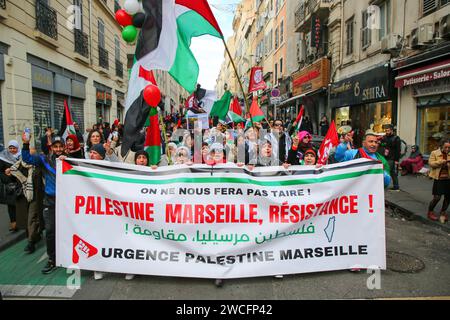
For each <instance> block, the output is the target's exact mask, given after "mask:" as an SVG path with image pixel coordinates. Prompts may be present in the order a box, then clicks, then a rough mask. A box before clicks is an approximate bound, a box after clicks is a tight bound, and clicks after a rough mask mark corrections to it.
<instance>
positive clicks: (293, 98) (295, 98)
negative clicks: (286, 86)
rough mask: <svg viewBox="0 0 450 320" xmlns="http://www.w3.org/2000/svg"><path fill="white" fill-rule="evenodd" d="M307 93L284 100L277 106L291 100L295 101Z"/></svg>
mask: <svg viewBox="0 0 450 320" xmlns="http://www.w3.org/2000/svg"><path fill="white" fill-rule="evenodd" d="M306 95H307V93H303V94H299V95H298V96H295V97H292V98H289V99H287V100H284V101H283V102H281V103H280V104H277V105H276V106H277V107H282V106H284V105H286V104H288V103H289V102H292V101H295V100H297V99H300V98H303V97H304V96H306Z"/></svg>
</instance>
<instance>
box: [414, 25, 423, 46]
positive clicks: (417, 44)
mask: <svg viewBox="0 0 450 320" xmlns="http://www.w3.org/2000/svg"><path fill="white" fill-rule="evenodd" d="M422 46H423V44H422V43H419V29H417V28H416V29H413V30H412V31H411V48H412V49H420V48H421V47H422Z"/></svg>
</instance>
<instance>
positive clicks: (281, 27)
mask: <svg viewBox="0 0 450 320" xmlns="http://www.w3.org/2000/svg"><path fill="white" fill-rule="evenodd" d="M283 33H284V21H281V24H280V45H281V44H282V43H283V39H284V34H283Z"/></svg>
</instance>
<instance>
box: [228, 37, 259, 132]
mask: <svg viewBox="0 0 450 320" xmlns="http://www.w3.org/2000/svg"><path fill="white" fill-rule="evenodd" d="M222 42H223V45H224V46H225V50H226V51H227V54H228V57H229V58H230V61H231V65H232V66H233V69H234V73H235V74H236V78H237V79H238V81H239V86H240V87H241V91H242V94H243V95H244V102H245V108H246V112H247V113H250V106H249V105H248V101H247V96H246V94H245V91H244V86H243V85H242V81H241V78H240V77H239V74H238V72H237V69H236V65H235V64H234V60H233V57H232V56H231V53H230V50H229V49H228V46H227V43H226V42H225V38H224V37H222ZM250 121H251V122H252V127H254V124H253V119H252V115H251V114H250Z"/></svg>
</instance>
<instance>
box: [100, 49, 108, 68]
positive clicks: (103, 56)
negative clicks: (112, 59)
mask: <svg viewBox="0 0 450 320" xmlns="http://www.w3.org/2000/svg"><path fill="white" fill-rule="evenodd" d="M98 60H99V63H98V64H99V65H100V67H102V68H104V69H109V57H108V51H106V50H105V49H104V48H102V47H98Z"/></svg>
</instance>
